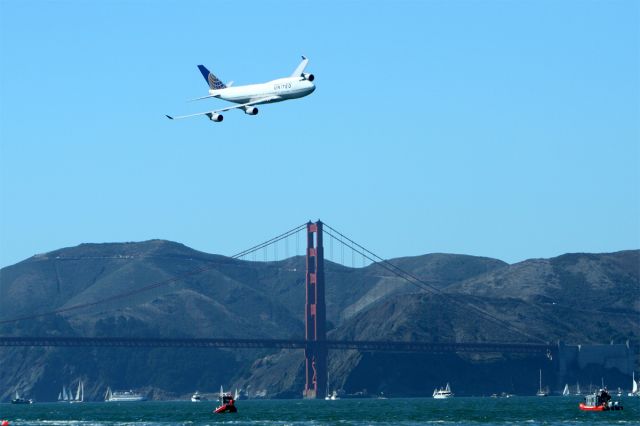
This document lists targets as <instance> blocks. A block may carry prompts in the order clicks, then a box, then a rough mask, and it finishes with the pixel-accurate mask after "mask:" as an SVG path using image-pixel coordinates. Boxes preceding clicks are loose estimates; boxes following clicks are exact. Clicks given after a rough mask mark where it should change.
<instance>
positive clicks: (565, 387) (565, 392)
mask: <svg viewBox="0 0 640 426" xmlns="http://www.w3.org/2000/svg"><path fill="white" fill-rule="evenodd" d="M569 395H570V394H569V383H567V384H565V385H564V389H563V390H562V396H569Z"/></svg>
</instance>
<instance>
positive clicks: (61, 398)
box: [58, 385, 71, 402]
mask: <svg viewBox="0 0 640 426" xmlns="http://www.w3.org/2000/svg"><path fill="white" fill-rule="evenodd" d="M70 399H71V392H69V391H67V387H66V386H64V385H62V391H61V392H59V393H58V402H69V400H70Z"/></svg>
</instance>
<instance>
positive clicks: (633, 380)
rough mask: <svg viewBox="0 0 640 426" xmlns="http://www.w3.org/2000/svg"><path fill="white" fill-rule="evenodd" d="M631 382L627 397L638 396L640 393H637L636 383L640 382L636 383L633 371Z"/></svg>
mask: <svg viewBox="0 0 640 426" xmlns="http://www.w3.org/2000/svg"><path fill="white" fill-rule="evenodd" d="M631 381H632V382H633V384H632V385H631V392H629V393H628V394H627V396H640V392H638V382H640V380H638V381H637V382H636V372H635V371H634V372H633V373H632V378H631Z"/></svg>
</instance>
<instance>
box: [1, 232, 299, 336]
mask: <svg viewBox="0 0 640 426" xmlns="http://www.w3.org/2000/svg"><path fill="white" fill-rule="evenodd" d="M305 226H306V224H302V225H299V226H296V227H295V228H292V229H290V230H288V231H286V232H283V233H282V234H280V235H277V236H275V237H273V238H271V239H269V240H266V241H264V242H262V243H260V244H257V245H255V246H253V247H251V248H248V249H246V250H243V251H241V252H239V253H237V254H235V255H233V256H231V258H233V259H239V258H241V257H244V256H246V255H248V254H251V253H255V252H257V251H258V250H261V249H264V248H266V247H268V246H269V245H272V244H275V243H277V242H278V241H281V240H283V239H285V238H288V237H290V236H292V235H294V234H297V233H298V232H300V231H301V230H302V229H304V228H305ZM207 263H208V265H206V266H203V267H201V268H195V269H192V270H190V271H187V272H184V273H182V274H179V275H174V276H172V277H169V278H167V279H164V280H161V281H157V282H154V283H151V284H149V285H146V286H144V287H140V288H137V289H133V290H130V291H126V292H123V293H118V294H115V295H113V296H109V297H105V298H103V299H99V300H95V301H93V302H87V303H80V304H77V305H72V306H67V307H65V308H59V309H53V310H51V311H47V312H41V313H37V314H31V315H25V316H21V317H16V318H10V319H5V320H0V325H2V324H11V323H16V322H21V321H27V320H32V319H36V318H42V317H46V316H49V315H58V314H63V313H67V312H71V311H76V310H80V309H84V308H90V307H92V306H97V305H101V304H104V303H108V302H114V301H116V300H120V299H125V298H127V297H130V296H134V295H136V294H139V293H143V292H146V291H149V290H153V289H155V288H158V287H162V286H165V285H168V284H172V283H175V282H179V281H181V280H183V279H185V278H187V277H190V276H194V275H198V274H201V273H203V272H206V271H209V270H211V269H213V268H215V267H217V266H219V265H221V264H222V263H223V262H220V261H215V260H209V261H207Z"/></svg>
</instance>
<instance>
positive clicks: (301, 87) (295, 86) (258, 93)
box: [209, 77, 316, 105]
mask: <svg viewBox="0 0 640 426" xmlns="http://www.w3.org/2000/svg"><path fill="white" fill-rule="evenodd" d="M314 90H316V86H315V85H314V84H313V83H312V82H311V81H309V80H307V79H305V78H302V77H285V78H278V79H276V80H271V81H268V82H266V83H259V84H248V85H246V86H236V87H234V86H232V87H225V88H224V89H218V90H209V94H210V95H212V96H215V97H216V98H219V99H224V100H225V101H229V102H234V103H237V104H245V103H247V102H253V101H255V100H258V99H262V98H266V100H265V101H264V102H256V103H255V104H254V105H259V104H267V103H273V102H281V101H286V100H287V99H296V98H302V97H304V96H307V95H308V94H310V93H312V92H313V91H314Z"/></svg>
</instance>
